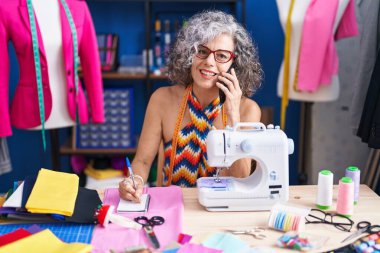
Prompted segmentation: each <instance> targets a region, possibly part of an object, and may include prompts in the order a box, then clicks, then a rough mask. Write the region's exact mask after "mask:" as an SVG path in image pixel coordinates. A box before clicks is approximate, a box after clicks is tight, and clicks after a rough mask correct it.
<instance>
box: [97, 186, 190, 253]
mask: <svg viewBox="0 0 380 253" xmlns="http://www.w3.org/2000/svg"><path fill="white" fill-rule="evenodd" d="M145 190H146V192H147V193H149V194H150V197H151V198H150V204H149V210H148V212H147V213H142V212H128V213H118V215H122V216H125V217H129V218H136V217H138V216H141V215H145V216H147V217H148V218H150V217H152V216H156V215H157V216H162V217H163V218H164V219H165V223H164V224H163V225H160V226H155V227H154V232H155V234H156V236H157V238H158V241H159V242H160V246H161V248H160V249H161V250H163V249H164V248H165V247H166V246H167V245H168V244H169V243H170V242H172V241H176V240H177V238H178V235H179V234H180V233H181V231H182V216H183V198H182V190H181V188H180V187H178V186H170V187H154V188H146V189H145ZM103 204H105V205H114V206H115V208H116V207H117V205H118V204H119V192H118V189H108V190H107V191H106V192H105V196H104V201H103ZM91 244H92V245H93V251H92V252H93V253H98V252H99V253H100V252H105V251H106V250H109V249H114V250H123V249H125V248H126V247H128V246H136V245H141V244H145V245H147V246H149V247H151V244H150V242H149V241H148V239H147V237H146V234H145V232H144V230H143V229H141V230H133V229H126V228H123V227H120V226H117V225H114V224H109V225H108V226H107V227H106V228H104V227H102V226H100V225H97V226H96V227H95V230H94V234H93V236H92V241H91Z"/></svg>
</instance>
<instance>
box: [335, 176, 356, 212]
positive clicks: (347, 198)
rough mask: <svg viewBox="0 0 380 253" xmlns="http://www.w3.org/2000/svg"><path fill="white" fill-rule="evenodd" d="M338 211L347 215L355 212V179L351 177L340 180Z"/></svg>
mask: <svg viewBox="0 0 380 253" xmlns="http://www.w3.org/2000/svg"><path fill="white" fill-rule="evenodd" d="M336 212H337V213H338V214H339V215H342V216H346V217H351V215H353V214H354V181H352V179H351V178H350V177H342V179H341V180H339V187H338V201H337V204H336Z"/></svg>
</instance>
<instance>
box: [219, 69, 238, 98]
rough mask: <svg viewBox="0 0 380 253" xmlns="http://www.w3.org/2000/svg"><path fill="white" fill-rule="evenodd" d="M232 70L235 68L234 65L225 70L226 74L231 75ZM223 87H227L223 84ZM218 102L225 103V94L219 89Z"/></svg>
mask: <svg viewBox="0 0 380 253" xmlns="http://www.w3.org/2000/svg"><path fill="white" fill-rule="evenodd" d="M232 68H235V64H234V63H232V64H231V66H230V67H229V69H228V70H227V73H229V74H231V69H232ZM219 82H221V81H219ZM221 83H223V82H221ZM223 85H224V86H226V87H227V85H226V84H225V83H223ZM219 100H220V103H221V104H223V103H224V102H225V101H226V94H224V92H223V91H222V90H221V89H219Z"/></svg>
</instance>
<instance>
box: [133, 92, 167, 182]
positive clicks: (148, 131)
mask: <svg viewBox="0 0 380 253" xmlns="http://www.w3.org/2000/svg"><path fill="white" fill-rule="evenodd" d="M162 95H163V93H162V91H160V89H159V90H157V91H156V92H154V93H153V94H152V96H151V98H150V100H149V104H148V107H147V110H146V113H145V119H144V124H143V128H142V131H141V136H140V139H139V143H138V147H137V151H136V155H135V158H134V159H133V162H132V167H133V170H134V173H135V174H137V175H139V176H141V177H142V178H143V179H144V182H146V181H147V179H148V176H149V172H150V167H151V165H152V162H153V160H154V158H155V157H156V155H157V152H158V148H159V145H160V142H161V139H162V113H161V112H162V109H163V108H162V103H160V100H161V99H162Z"/></svg>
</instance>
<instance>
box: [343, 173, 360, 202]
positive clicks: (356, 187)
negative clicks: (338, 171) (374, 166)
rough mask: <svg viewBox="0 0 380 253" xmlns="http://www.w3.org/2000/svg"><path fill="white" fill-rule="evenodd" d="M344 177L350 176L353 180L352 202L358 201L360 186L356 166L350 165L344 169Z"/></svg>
mask: <svg viewBox="0 0 380 253" xmlns="http://www.w3.org/2000/svg"><path fill="white" fill-rule="evenodd" d="M346 177H350V178H351V179H352V180H353V181H354V204H355V205H356V204H357V203H358V201H359V188H360V170H359V168H358V167H355V166H350V167H348V168H347V169H346Z"/></svg>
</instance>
